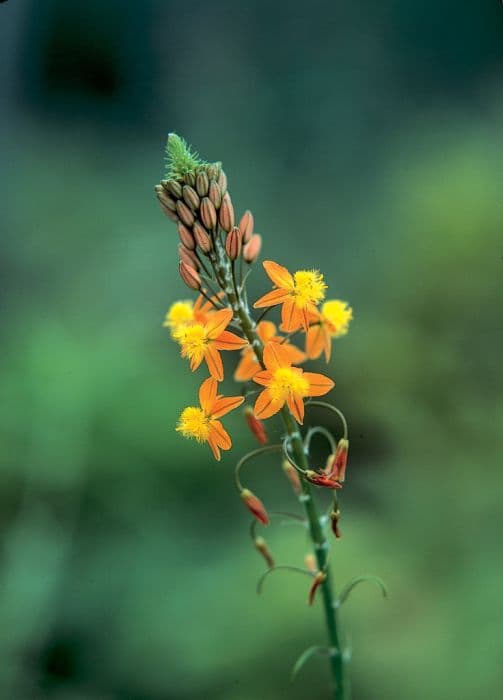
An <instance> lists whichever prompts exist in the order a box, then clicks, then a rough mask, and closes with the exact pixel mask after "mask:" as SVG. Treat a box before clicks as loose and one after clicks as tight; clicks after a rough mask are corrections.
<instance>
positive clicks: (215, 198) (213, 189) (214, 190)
mask: <svg viewBox="0 0 503 700" xmlns="http://www.w3.org/2000/svg"><path fill="white" fill-rule="evenodd" d="M208 197H209V198H210V200H211V202H212V204H213V206H214V207H215V209H219V208H220V205H221V204H222V190H221V189H220V187H219V186H218V184H217V183H216V182H215V180H212V181H211V182H210V187H209V190H208Z"/></svg>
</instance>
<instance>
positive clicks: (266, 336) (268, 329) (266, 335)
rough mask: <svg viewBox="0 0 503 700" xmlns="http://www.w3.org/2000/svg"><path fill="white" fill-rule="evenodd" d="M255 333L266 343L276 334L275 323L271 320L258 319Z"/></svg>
mask: <svg viewBox="0 0 503 700" xmlns="http://www.w3.org/2000/svg"><path fill="white" fill-rule="evenodd" d="M257 333H258V337H259V338H260V340H261V341H262V342H263V343H267V342H268V341H269V340H272V339H273V338H274V336H275V335H276V324H275V323H273V322H272V321H260V323H259V324H258V325H257Z"/></svg>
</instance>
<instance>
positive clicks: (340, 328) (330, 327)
mask: <svg viewBox="0 0 503 700" xmlns="http://www.w3.org/2000/svg"><path fill="white" fill-rule="evenodd" d="M352 318H353V309H352V308H351V307H350V306H348V305H347V304H346V302H345V301H340V300H339V299H332V300H330V301H326V302H325V303H324V304H323V306H322V307H321V310H320V311H316V313H315V315H314V316H313V317H312V318H311V323H313V324H314V325H312V326H310V328H309V330H308V331H307V335H306V353H307V355H308V357H309V359H311V360H315V359H316V358H317V357H319V356H320V355H321V353H322V352H324V353H325V359H326V361H327V362H328V361H329V360H330V352H331V349H332V338H339V337H340V336H342V335H346V333H347V332H348V326H349V322H350V321H351V320H352Z"/></svg>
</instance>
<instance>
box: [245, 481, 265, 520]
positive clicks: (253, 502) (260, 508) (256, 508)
mask: <svg viewBox="0 0 503 700" xmlns="http://www.w3.org/2000/svg"><path fill="white" fill-rule="evenodd" d="M241 498H242V499H243V503H244V504H245V506H246V507H247V508H248V510H249V511H250V513H252V515H253V516H254V517H255V518H257V520H258V521H259V523H262V525H269V516H268V515H267V511H266V509H265V507H264V504H263V503H262V501H261V500H260V498H257V496H255V494H254V493H252V492H251V491H250V490H249V489H243V490H242V491H241Z"/></svg>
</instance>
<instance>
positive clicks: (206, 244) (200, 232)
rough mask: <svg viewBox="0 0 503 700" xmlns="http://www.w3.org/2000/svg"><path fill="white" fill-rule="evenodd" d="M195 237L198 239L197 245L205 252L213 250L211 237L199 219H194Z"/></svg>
mask: <svg viewBox="0 0 503 700" xmlns="http://www.w3.org/2000/svg"><path fill="white" fill-rule="evenodd" d="M193 231H194V238H195V239H196V243H197V245H198V246H199V247H200V248H201V250H202V251H203V253H209V252H210V250H211V246H212V242H211V238H210V237H209V236H208V231H207V230H206V229H205V228H204V226H203V225H202V224H200V223H199V221H194V227H193Z"/></svg>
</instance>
